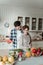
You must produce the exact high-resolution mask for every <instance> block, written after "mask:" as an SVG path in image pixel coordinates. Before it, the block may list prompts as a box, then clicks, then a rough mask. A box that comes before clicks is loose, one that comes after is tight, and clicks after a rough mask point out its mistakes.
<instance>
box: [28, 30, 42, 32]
mask: <svg viewBox="0 0 43 65" xmlns="http://www.w3.org/2000/svg"><path fill="white" fill-rule="evenodd" d="M29 32H43V30H29Z"/></svg>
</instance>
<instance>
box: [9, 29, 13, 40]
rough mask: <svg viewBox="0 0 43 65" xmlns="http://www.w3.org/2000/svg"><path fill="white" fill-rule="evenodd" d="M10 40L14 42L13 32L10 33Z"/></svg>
mask: <svg viewBox="0 0 43 65" xmlns="http://www.w3.org/2000/svg"><path fill="white" fill-rule="evenodd" d="M10 40H13V31H12V30H11V32H10Z"/></svg>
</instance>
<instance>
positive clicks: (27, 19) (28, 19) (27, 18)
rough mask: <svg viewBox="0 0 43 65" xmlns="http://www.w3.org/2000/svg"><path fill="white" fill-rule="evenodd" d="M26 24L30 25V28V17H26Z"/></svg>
mask: <svg viewBox="0 0 43 65" xmlns="http://www.w3.org/2000/svg"><path fill="white" fill-rule="evenodd" d="M25 25H28V26H29V29H30V17H25Z"/></svg>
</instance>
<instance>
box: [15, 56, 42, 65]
mask: <svg viewBox="0 0 43 65" xmlns="http://www.w3.org/2000/svg"><path fill="white" fill-rule="evenodd" d="M15 65H43V56H40V57H31V58H28V59H26V60H24V61H21V62H17V63H16V64H15Z"/></svg>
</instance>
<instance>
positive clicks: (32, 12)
mask: <svg viewBox="0 0 43 65" xmlns="http://www.w3.org/2000/svg"><path fill="white" fill-rule="evenodd" d="M18 16H23V17H25V16H29V17H30V21H31V18H32V17H36V18H39V17H42V18H43V9H32V8H24V7H14V6H11V7H10V6H0V34H4V35H9V33H10V30H11V29H12V28H13V22H14V21H16V20H17V17H18ZM5 22H8V23H9V24H10V27H9V28H5V27H4V23H5ZM24 22H25V21H24V19H23V23H24Z"/></svg>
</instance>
